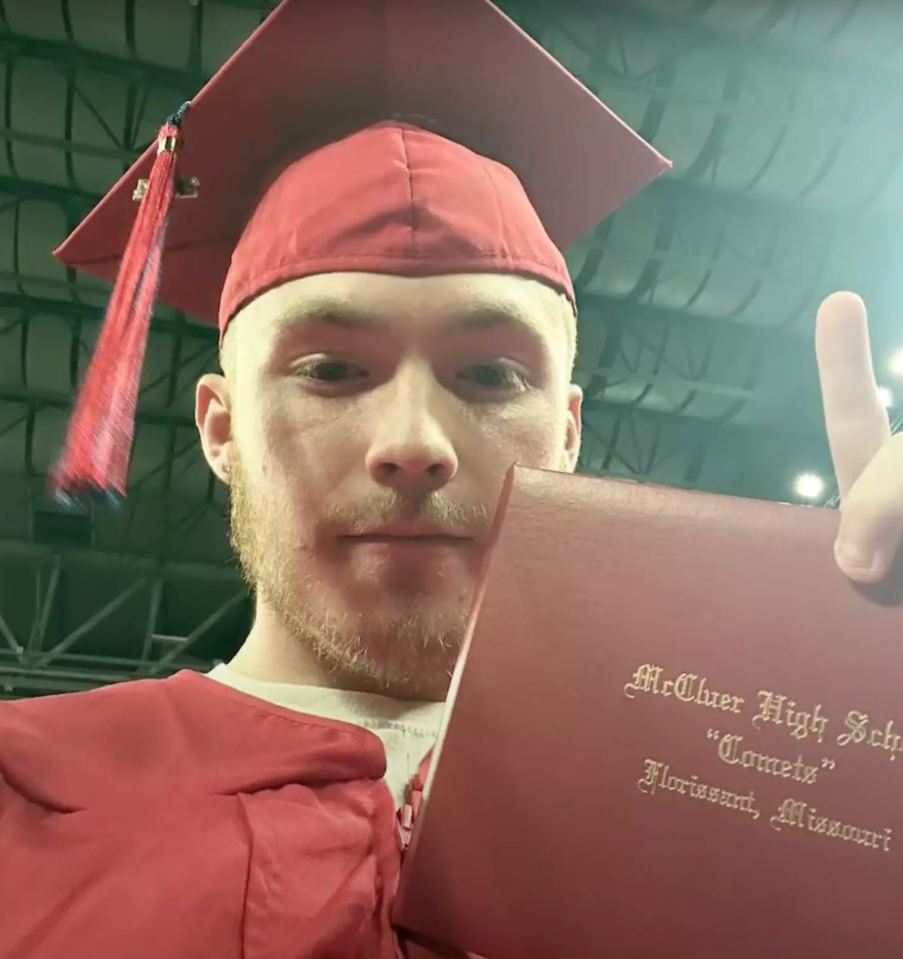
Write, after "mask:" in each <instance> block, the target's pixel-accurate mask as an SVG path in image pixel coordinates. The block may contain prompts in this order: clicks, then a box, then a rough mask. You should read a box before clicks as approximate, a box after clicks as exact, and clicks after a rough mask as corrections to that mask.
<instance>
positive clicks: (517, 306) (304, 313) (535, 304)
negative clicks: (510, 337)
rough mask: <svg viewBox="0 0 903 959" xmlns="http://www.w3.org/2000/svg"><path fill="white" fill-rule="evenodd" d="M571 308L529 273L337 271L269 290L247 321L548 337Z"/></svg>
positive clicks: (268, 325) (281, 327)
mask: <svg viewBox="0 0 903 959" xmlns="http://www.w3.org/2000/svg"><path fill="white" fill-rule="evenodd" d="M565 306H567V304H566V302H565V301H564V299H563V297H561V296H560V295H559V294H558V293H556V291H554V290H551V289H549V288H548V287H546V286H545V285H544V284H542V283H539V282H537V281H535V280H532V279H529V278H526V277H517V276H510V275H501V274H454V275H447V276H426V277H402V276H394V275H384V274H367V273H341V274H340V273H333V274H323V275H318V276H311V277H304V278H302V279H298V280H293V281H290V282H288V283H285V284H282V285H281V286H279V287H276V288H274V289H272V290H268V291H267V292H266V293H264V294H263V295H262V296H260V297H258V299H257V300H255V301H254V302H253V303H252V304H250V305H249V307H248V308H246V309H245V310H244V311H242V313H248V314H253V321H252V323H248V324H247V325H248V326H251V325H253V326H255V327H256V329H257V332H258V334H259V335H262V336H266V337H267V338H268V337H270V336H281V335H283V334H285V333H287V332H291V331H294V330H298V329H302V328H304V327H310V326H313V325H320V326H329V327H334V328H340V329H347V330H361V331H365V330H369V331H376V330H380V329H385V330H388V329H392V328H394V327H400V326H402V325H404V324H406V323H413V324H415V326H416V328H417V329H421V330H423V329H434V330H436V331H437V332H440V331H445V330H449V329H453V330H461V331H467V330H480V329H502V328H510V329H512V330H520V331H521V332H523V333H525V334H532V335H534V336H542V335H544V334H546V333H548V332H551V331H552V330H554V329H555V328H556V327H558V326H559V325H560V323H561V316H562V310H563V308H564V307H565ZM568 309H570V307H569V306H568ZM239 318H240V316H239V317H236V320H237V319H239Z"/></svg>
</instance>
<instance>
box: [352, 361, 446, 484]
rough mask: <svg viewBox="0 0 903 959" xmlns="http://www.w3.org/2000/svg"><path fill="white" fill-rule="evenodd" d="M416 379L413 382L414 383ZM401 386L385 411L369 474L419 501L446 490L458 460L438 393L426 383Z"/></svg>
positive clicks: (369, 460)
mask: <svg viewBox="0 0 903 959" xmlns="http://www.w3.org/2000/svg"><path fill="white" fill-rule="evenodd" d="M412 379H413V378H412ZM416 379H418V380H419V382H408V383H401V384H398V385H397V388H396V389H395V390H394V391H393V395H392V398H391V402H389V403H387V404H386V405H385V406H384V407H383V408H382V409H381V410H380V411H379V423H378V425H377V430H376V434H375V436H374V437H373V441H372V442H371V444H370V449H369V450H368V452H367V469H368V471H369V473H370V475H371V476H372V477H373V479H374V480H375V481H376V482H377V483H379V484H380V485H381V486H387V487H391V488H392V489H394V490H395V491H396V492H398V493H401V494H402V495H404V496H410V497H416V496H422V495H425V494H427V493H430V492H433V491H435V490H437V489H441V488H442V487H443V486H445V485H446V483H448V482H449V481H450V480H451V479H452V478H453V477H454V475H455V474H456V473H457V471H458V457H457V455H456V453H455V449H454V446H453V445H452V442H451V440H450V438H449V436H448V432H447V430H446V428H445V427H444V426H443V424H442V422H441V421H440V417H441V411H440V410H439V409H437V407H438V406H439V405H440V400H439V399H438V398H437V397H435V396H434V395H433V391H435V390H436V389H437V387H436V385H435V383H433V385H432V389H431V387H430V384H429V383H427V382H424V381H423V380H424V377H418V378H416Z"/></svg>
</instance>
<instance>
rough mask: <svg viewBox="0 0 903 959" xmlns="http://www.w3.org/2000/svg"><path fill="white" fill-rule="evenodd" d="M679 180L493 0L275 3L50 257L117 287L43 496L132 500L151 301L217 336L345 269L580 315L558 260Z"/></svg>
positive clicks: (294, 0) (303, 0)
mask: <svg viewBox="0 0 903 959" xmlns="http://www.w3.org/2000/svg"><path fill="white" fill-rule="evenodd" d="M189 106H190V109H188V108H189ZM669 167H670V163H669V161H667V160H666V159H665V158H664V157H662V156H661V155H660V154H659V153H657V152H656V151H655V150H654V149H653V148H652V147H651V146H649V144H647V143H646V142H645V141H643V140H642V139H641V138H640V137H639V136H638V135H637V134H636V133H634V132H633V131H632V130H631V129H630V128H629V127H627V126H626V125H625V124H624V123H623V121H621V120H620V119H619V118H618V117H617V116H616V115H615V114H614V113H612V112H611V111H610V110H609V109H608V108H607V107H606V106H605V105H604V104H602V103H601V102H600V101H599V100H598V99H597V98H596V97H595V96H594V95H593V94H592V93H590V92H589V91H588V90H587V89H586V88H585V87H584V86H583V85H582V84H580V83H579V82H578V81H577V80H576V79H575V78H574V77H573V76H572V75H571V74H569V73H568V72H567V71H566V70H565V69H564V68H563V67H562V66H561V65H560V64H559V63H558V62H557V61H556V60H554V59H553V58H552V57H551V56H550V55H549V54H548V53H546V52H545V51H544V50H543V49H542V47H540V46H539V45H538V44H537V43H535V42H534V41H533V40H532V39H531V38H530V37H529V36H527V34H526V33H524V32H523V31H522V30H521V29H520V28H519V27H518V26H517V25H516V24H514V23H513V22H512V21H511V20H510V19H509V18H508V17H507V16H505V15H504V14H503V13H502V12H501V11H499V10H498V9H497V8H496V7H495V6H493V5H492V4H491V3H490V2H489V0H348V2H343V0H283V2H282V3H281V4H280V6H279V7H278V8H277V9H276V10H275V11H274V12H273V13H272V14H271V15H270V16H269V17H268V18H267V20H266V21H264V23H263V24H261V26H260V27H258V28H257V30H256V31H255V32H254V33H253V34H252V35H251V36H250V37H249V38H248V40H247V41H245V43H244V44H243V45H242V46H241V47H240V48H239V50H238V51H237V52H236V53H235V54H234V55H233V56H232V57H231V58H230V59H229V60H228V61H227V62H226V64H225V65H224V66H223V67H222V68H221V69H220V70H219V71H218V72H217V73H216V75H215V76H214V77H213V78H212V79H211V80H210V81H209V82H208V83H207V84H206V85H205V86H204V88H203V89H202V90H201V91H200V92H199V93H198V94H197V96H196V97H195V98H194V99H193V100H192V101H191V102H190V104H186V105H184V106H183V107H182V108H181V109H180V110H179V111H177V113H176V114H174V115H173V116H172V117H170V118H169V119H168V120H167V122H166V123H165V124H164V126H163V127H162V129H161V131H160V135H159V137H158V140H157V142H156V143H155V144H153V145H152V146H150V147H149V148H148V149H147V150H146V151H145V153H144V154H143V155H142V156H141V157H140V158H139V159H138V160H137V161H136V162H135V163H134V164H133V166H132V167H131V168H130V169H129V170H128V172H127V173H126V174H125V175H124V176H123V177H122V178H121V179H120V180H119V182H118V183H117V184H116V185H115V186H114V187H113V188H112V190H111V191H110V192H109V193H108V194H107V195H106V196H105V197H104V198H103V199H102V200H101V202H100V203H99V204H98V205H97V207H95V209H94V210H93V211H92V212H91V213H90V214H89V215H88V216H87V217H86V219H85V220H84V221H83V222H82V223H81V224H80V225H79V226H78V227H77V228H76V229H75V230H74V231H73V233H72V234H71V236H69V237H68V239H67V240H66V241H65V242H64V243H63V244H62V245H61V246H60V247H59V248H58V249H57V250H56V251H55V255H56V256H57V257H58V258H59V259H60V260H61V261H62V262H63V263H64V264H66V265H67V266H71V267H74V268H76V269H81V270H84V271H85V272H87V273H90V274H93V275H95V276H97V277H100V278H103V279H106V280H110V281H115V283H114V288H113V293H112V295H111V298H110V301H109V304H108V308H107V315H106V318H105V320H104V324H103V327H102V329H101V334H100V338H99V340H98V344H97V347H96V350H95V354H94V357H93V358H92V361H91V364H90V366H89V368H88V371H87V373H86V375H85V380H84V383H83V385H82V388H81V390H80V394H79V397H78V400H77V403H76V407H75V410H74V412H73V416H72V419H71V422H70V427H69V433H68V436H67V441H66V447H65V449H64V451H63V455H62V457H61V459H60V461H59V463H58V465H57V467H56V468H55V470H54V471H53V474H52V476H51V485H52V487H53V488H54V490H55V491H56V492H57V493H58V494H60V495H72V494H79V493H86V492H89V493H90V492H98V491H103V492H107V493H112V494H114V495H118V496H123V495H125V482H126V473H127V470H128V458H129V454H130V449H131V443H132V437H133V432H134V414H135V405H136V401H137V391H138V382H139V380H140V370H141V365H142V363H143V360H144V352H145V347H146V342H147V331H148V325H149V322H150V315H151V311H152V308H153V302H154V300H155V298H157V297H158V298H159V299H160V300H161V301H162V302H164V303H166V304H167V305H169V306H172V307H174V308H177V309H181V310H183V311H185V312H186V313H188V314H190V315H193V316H194V317H196V318H198V319H200V320H202V321H204V322H207V323H210V324H211V325H217V324H218V325H219V328H220V333H221V335H222V333H223V332H224V331H225V328H226V325H227V324H228V322H229V321H230V320H231V318H232V317H233V316H234V315H235V313H236V312H237V311H238V309H240V307H241V306H242V305H243V304H244V303H246V302H248V301H249V300H250V299H252V298H253V297H254V296H257V295H259V294H260V293H262V292H263V291H264V290H265V289H267V288H269V287H272V286H275V285H277V284H278V283H281V282H285V281H286V280H289V279H296V278H299V277H301V276H305V275H310V274H314V273H325V272H334V271H337V270H365V271H375V272H383V273H395V274H401V275H427V274H436V273H449V272H508V273H518V274H523V275H527V276H533V277H534V278H537V279H539V280H541V281H543V282H546V283H548V284H549V285H551V286H553V287H554V288H556V289H558V290H560V291H561V292H563V293H565V294H566V295H568V296H569V297H570V298H571V301H572V302H573V290H572V287H571V283H570V279H569V277H568V273H567V268H566V266H565V263H564V258H563V256H562V254H561V252H560V251H562V250H564V249H566V248H567V247H568V246H569V245H570V244H571V243H573V242H574V241H575V240H576V239H578V238H579V237H580V236H581V235H582V234H583V233H584V232H586V231H587V230H588V229H590V228H591V227H593V226H594V225H595V224H596V223H598V222H599V221H600V220H601V219H603V218H604V217H605V216H607V215H608V214H610V213H611V212H613V211H614V210H616V209H617V208H618V207H619V206H621V205H622V204H623V203H624V202H625V201H626V200H627V199H629V198H630V197H631V196H632V195H633V194H635V193H636V192H637V191H639V190H640V189H642V187H644V186H645V185H646V184H648V183H649V182H650V181H651V180H653V179H654V178H655V177H656V176H658V175H659V174H660V173H662V172H664V171H665V170H667V169H668V168H669ZM139 184H140V185H139ZM180 194H182V195H185V196H187V197H190V198H186V199H180V198H179V195H180ZM139 197H140V201H139V202H136V199H138V198H139Z"/></svg>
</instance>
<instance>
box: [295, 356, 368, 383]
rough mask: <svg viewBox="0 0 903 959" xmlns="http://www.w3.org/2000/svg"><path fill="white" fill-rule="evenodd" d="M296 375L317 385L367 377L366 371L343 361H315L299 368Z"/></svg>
mask: <svg viewBox="0 0 903 959" xmlns="http://www.w3.org/2000/svg"><path fill="white" fill-rule="evenodd" d="M298 374H299V375H300V376H303V377H305V378H306V379H309V380H316V381H317V382H318V383H343V382H345V381H346V380H352V379H360V378H361V377H362V376H366V375H367V371H366V370H362V369H361V368H360V367H359V366H355V365H354V364H353V363H347V362H346V361H345V360H315V361H313V362H311V363H306V364H305V365H304V366H302V367H299V369H298Z"/></svg>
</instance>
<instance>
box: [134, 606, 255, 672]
mask: <svg viewBox="0 0 903 959" xmlns="http://www.w3.org/2000/svg"><path fill="white" fill-rule="evenodd" d="M247 598H248V594H247V593H246V592H245V591H244V590H241V591H239V592H237V593H235V594H234V595H233V596H230V597H229V599H227V600H226V602H225V603H223V604H222V605H221V606H220V607H219V608H218V609H216V610H214V611H213V612H212V613H211V614H210V615H209V616H208V617H207V618H206V619H205V620H204V621H203V622H202V623H201V624H200V626H197V627H196V628H195V629H193V630H192V631H191V632H190V633H189V634H188V635H187V636H186V637H185V640H184V642H181V643H179V644H178V645H177V646H175V647H174V648H173V649H172V650H170V651H169V652H168V653H166V654H165V655H164V656H162V657H161V658H160V659H159V660H157V661H156V662H155V663H150V664H148V665H147V667H146V668H144V669H143V670H142V671H141V673H140V675H143V676H155V675H157V674H158V673H159V672H161V671H162V670H165V669H167V668H168V667H170V666H171V665H172V664H173V663H174V662H175V661H176V660H177V659H178V658H179V657H180V656H184V655H185V653H186V652H187V651H188V650H189V649H190V648H191V646H192V645H193V644H194V643H196V642H197V641H198V640H199V639H200V638H201V637H202V636H203V635H204V633H206V632H207V631H208V630H209V629H210V628H211V627H213V626H215V625H216V624H217V623H218V622H219V621H220V620H221V619H222V618H223V617H224V616H225V615H226V613H228V612H230V611H231V610H232V609H234V608H235V607H236V606H238V605H239V604H240V603H243V602H244V601H245V600H246V599H247Z"/></svg>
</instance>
